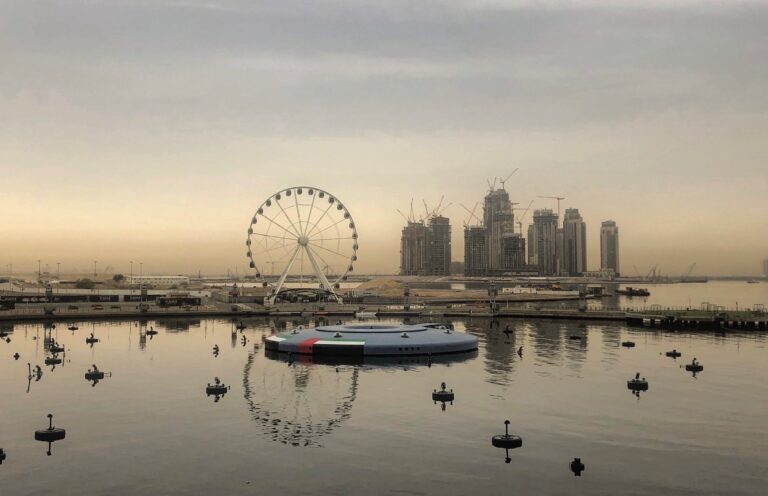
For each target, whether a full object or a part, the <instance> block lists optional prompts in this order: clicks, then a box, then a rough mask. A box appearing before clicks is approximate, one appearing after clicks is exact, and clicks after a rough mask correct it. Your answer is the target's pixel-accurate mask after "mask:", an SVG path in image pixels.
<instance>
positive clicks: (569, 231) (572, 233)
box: [561, 208, 587, 276]
mask: <svg viewBox="0 0 768 496" xmlns="http://www.w3.org/2000/svg"><path fill="white" fill-rule="evenodd" d="M562 253H563V255H562V259H561V260H562V271H563V274H565V275H569V276H578V275H580V274H581V273H582V272H584V271H586V270H587V225H586V224H585V223H584V219H582V217H581V214H580V213H579V209H578V208H567V209H565V215H564V216H563V252H562Z"/></svg>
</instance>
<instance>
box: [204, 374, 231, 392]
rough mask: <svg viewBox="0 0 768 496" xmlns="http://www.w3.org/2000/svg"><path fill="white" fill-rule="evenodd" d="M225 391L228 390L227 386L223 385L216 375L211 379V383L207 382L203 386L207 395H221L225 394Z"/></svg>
mask: <svg viewBox="0 0 768 496" xmlns="http://www.w3.org/2000/svg"><path fill="white" fill-rule="evenodd" d="M227 391H229V386H226V385H224V384H223V383H222V382H221V381H220V380H219V378H218V377H215V378H214V379H213V384H211V383H208V385H207V386H206V387H205V394H207V395H208V396H211V395H216V396H221V395H224V394H226V392H227Z"/></svg>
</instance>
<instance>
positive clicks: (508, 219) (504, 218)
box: [483, 188, 515, 272]
mask: <svg viewBox="0 0 768 496" xmlns="http://www.w3.org/2000/svg"><path fill="white" fill-rule="evenodd" d="M514 225H515V216H514V213H513V211H512V203H511V202H510V201H509V193H507V191H506V190H505V189H503V188H502V189H493V190H491V191H489V192H488V194H487V195H485V201H484V203H483V227H485V237H486V241H485V244H486V250H487V251H488V270H489V271H490V272H493V271H497V270H501V269H503V268H504V265H503V255H502V248H503V246H502V243H503V238H504V236H506V235H511V234H512V233H513V232H514Z"/></svg>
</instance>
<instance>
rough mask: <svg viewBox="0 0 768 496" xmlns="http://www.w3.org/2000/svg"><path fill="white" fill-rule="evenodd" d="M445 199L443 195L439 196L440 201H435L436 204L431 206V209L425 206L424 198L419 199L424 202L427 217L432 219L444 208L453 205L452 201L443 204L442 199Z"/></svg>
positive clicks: (443, 210)
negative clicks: (433, 206)
mask: <svg viewBox="0 0 768 496" xmlns="http://www.w3.org/2000/svg"><path fill="white" fill-rule="evenodd" d="M444 199H445V195H443V196H441V197H440V201H439V202H438V203H437V206H436V207H435V208H433V209H432V210H430V209H429V207H428V206H427V202H426V200H421V201H422V203H424V211H425V212H426V214H427V217H426V218H427V219H432V218H434V217H437V216H439V215H440V214H442V213H443V212H445V209H446V208H448V207H450V206H451V205H453V204H452V203H448V204H447V205H443V200H444Z"/></svg>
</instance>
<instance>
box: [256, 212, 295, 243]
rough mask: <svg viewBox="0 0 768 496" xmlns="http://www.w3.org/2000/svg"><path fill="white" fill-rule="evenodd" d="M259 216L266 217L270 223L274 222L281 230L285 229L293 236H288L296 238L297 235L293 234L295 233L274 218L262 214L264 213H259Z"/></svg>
mask: <svg viewBox="0 0 768 496" xmlns="http://www.w3.org/2000/svg"><path fill="white" fill-rule="evenodd" d="M261 216H262V217H263V218H265V219H267V220H268V221H269V222H271V223H272V224H274V225H276V226H277V227H279V228H280V229H282V230H283V231H285V232H286V233H288V234H289V235H291V236H293V237H292V238H290V239H298V237H297V236H295V235H294V233H293V232H292V231H291V230H290V229H288V228H286V227H285V226H283V225H282V224H279V223H278V222H276V221H275V220H274V219H272V218H270V217H267V216H266V215H264V214H261ZM254 234H256V233H254Z"/></svg>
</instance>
